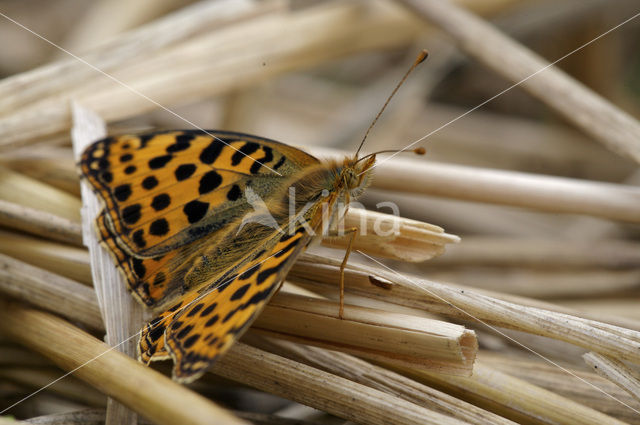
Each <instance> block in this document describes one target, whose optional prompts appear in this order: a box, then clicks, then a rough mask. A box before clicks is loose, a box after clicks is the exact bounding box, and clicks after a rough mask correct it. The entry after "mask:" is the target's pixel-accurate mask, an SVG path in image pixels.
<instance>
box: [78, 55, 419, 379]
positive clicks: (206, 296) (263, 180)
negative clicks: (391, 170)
mask: <svg viewBox="0 0 640 425" xmlns="http://www.w3.org/2000/svg"><path fill="white" fill-rule="evenodd" d="M425 57H426V55H424V57H422V58H420V57H419V60H418V61H416V63H415V64H414V66H413V67H412V68H411V69H410V70H409V72H410V71H411V70H412V69H413V68H415V66H416V65H417V64H418V63H420V62H421V61H422V60H424V58H425ZM409 72H407V75H408V74H409ZM405 78H406V75H405ZM403 81H404V78H403V80H402V81H401V82H400V84H402V82H403ZM400 84H398V86H399V85H400ZM396 90H397V87H396ZM394 93H395V90H394ZM385 106H386V104H385ZM382 109H384V107H383V108H382ZM381 112H382V110H381ZM378 116H379V115H378ZM376 119H377V117H376ZM374 123H375V120H374ZM372 125H373V124H372ZM365 138H366V135H365ZM363 142H364V139H363ZM360 146H361V147H362V144H361V145H360ZM358 150H359V149H358ZM417 151H418V152H421V150H417ZM374 163H375V154H371V155H368V156H365V157H362V158H360V159H358V154H357V153H356V155H354V156H353V157H346V158H345V159H344V160H343V161H342V162H337V161H327V162H321V161H319V160H318V159H316V158H314V157H313V156H311V155H309V154H307V153H305V152H303V151H301V150H299V149H296V148H293V147H291V146H287V145H284V144H282V143H278V142H275V141H273V140H267V139H264V138H260V137H255V136H250V135H246V134H241V133H233V132H222V131H198V130H180V131H165V132H157V133H150V134H144V135H137V136H130V135H127V136H118V137H110V138H107V139H103V140H100V141H97V142H95V143H94V144H93V145H91V146H89V147H88V148H87V149H86V151H85V152H84V153H83V155H82V157H81V161H80V168H81V170H82V173H83V175H84V177H85V178H86V179H87V180H88V182H89V183H90V184H91V186H92V187H93V189H94V191H95V192H96V193H97V194H98V195H99V197H100V198H101V199H102V200H103V202H104V206H105V208H104V210H103V211H102V212H101V213H100V215H99V216H98V218H97V227H98V234H99V238H100V240H101V242H102V244H103V245H104V246H106V248H107V249H108V251H109V252H110V253H111V254H112V256H113V258H114V260H115V262H116V264H117V267H118V268H119V269H120V270H121V271H122V273H123V274H124V276H125V277H126V280H127V283H128V285H129V288H130V289H131V292H132V293H133V295H134V296H135V297H136V299H138V300H139V301H140V302H141V303H143V304H144V305H146V306H147V307H149V308H151V309H152V310H153V311H154V313H156V314H157V317H156V318H155V319H153V320H152V321H151V322H149V323H148V324H147V325H146V326H145V327H144V328H143V329H142V331H141V335H140V342H139V345H138V349H139V359H140V360H141V361H143V362H145V363H147V364H148V363H149V362H150V361H153V360H162V359H167V358H172V359H173V361H174V368H173V377H174V379H176V380H178V381H180V382H191V381H193V380H194V379H196V378H198V377H199V376H200V375H202V373H204V372H205V371H206V370H207V369H208V368H209V367H210V366H211V364H212V363H213V362H214V361H215V360H216V358H217V357H218V356H220V355H221V354H223V353H224V352H225V351H226V350H227V349H228V348H229V347H230V346H231V344H232V343H233V342H234V341H235V340H236V339H237V338H238V337H239V336H240V335H241V334H242V332H244V331H245V330H246V329H247V328H248V326H249V325H250V324H251V322H252V321H253V320H254V319H255V318H256V315H257V314H258V313H259V312H260V310H261V309H262V307H263V306H264V305H265V303H266V302H267V301H268V300H269V298H270V297H271V296H272V295H273V294H274V293H275V292H276V291H277V289H278V288H279V286H280V284H281V283H282V281H283V280H284V277H285V276H286V274H287V272H288V271H289V269H290V268H291V266H292V264H293V262H294V261H295V259H296V257H298V255H299V254H300V253H301V252H302V251H303V250H304V249H305V248H306V247H307V246H308V245H309V243H310V242H311V240H312V239H313V237H314V235H316V234H320V233H321V232H320V231H319V230H320V229H322V228H323V226H326V225H327V224H330V225H331V226H335V225H336V224H337V223H338V221H339V220H340V218H341V217H342V216H343V215H344V213H345V212H346V207H345V206H346V205H348V203H349V201H350V199H351V198H355V197H357V196H358V195H359V194H360V193H362V191H363V190H364V188H365V187H366V186H367V184H368V183H369V179H370V173H369V171H370V169H371V168H372V167H373V165H374ZM293 196H295V199H293V198H292V197H293ZM256 199H257V200H259V201H261V202H263V203H264V205H265V206H266V208H267V210H268V212H269V215H270V220H272V221H271V222H265V221H264V220H262V219H261V218H260V217H259V214H258V215H256V214H255V202H253V200H256ZM290 203H291V207H290ZM265 223H266V224H269V223H273V224H274V225H266V224H265ZM341 305H342V304H341Z"/></svg>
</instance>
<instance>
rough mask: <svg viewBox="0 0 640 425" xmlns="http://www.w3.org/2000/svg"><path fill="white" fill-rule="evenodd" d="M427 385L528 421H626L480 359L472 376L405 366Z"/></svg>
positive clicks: (593, 424)
mask: <svg viewBox="0 0 640 425" xmlns="http://www.w3.org/2000/svg"><path fill="white" fill-rule="evenodd" d="M400 372H401V373H403V374H405V375H407V376H409V377H411V378H413V379H416V380H417V381H418V382H422V383H424V384H426V385H432V386H435V387H436V388H438V389H441V390H443V391H446V392H447V393H449V394H451V395H454V396H455V397H459V398H461V399H463V400H466V401H469V402H471V403H473V404H474V405H476V406H478V407H481V408H484V409H487V410H489V411H492V412H494V413H497V414H499V415H500V416H504V417H506V418H509V419H512V420H514V421H516V422H518V423H524V424H558V425H560V424H563V425H579V424H582V425H623V424H624V422H621V421H619V420H617V419H615V418H612V417H611V416H608V415H605V414H603V413H601V412H598V411H597V410H594V409H591V408H589V407H587V406H585V405H583V404H580V403H576V402H574V401H571V400H569V399H568V398H565V397H562V396H560V395H558V394H556V393H553V392H551V391H547V390H545V389H543V388H540V387H537V386H535V385H532V384H529V383H528V382H525V381H522V380H520V379H517V378H514V377H513V376H509V375H507V374H505V373H502V372H498V371H497V370H495V369H493V368H491V367H489V366H486V365H484V364H482V363H478V364H477V365H476V367H475V368H474V371H473V376H472V377H469V378H467V377H462V376H452V377H451V378H449V377H447V376H443V375H439V374H436V373H432V372H428V371H422V370H415V369H402V370H400Z"/></svg>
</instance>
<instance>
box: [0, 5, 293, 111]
mask: <svg viewBox="0 0 640 425" xmlns="http://www.w3.org/2000/svg"><path fill="white" fill-rule="evenodd" d="M281 7H282V2H279V1H275V2H274V1H269V2H264V3H257V2H254V1H245V0H240V1H238V0H224V1H217V2H201V3H198V4H195V5H192V6H190V7H185V8H183V9H181V10H179V11H176V12H174V13H172V14H170V15H168V16H166V17H164V18H160V19H158V20H156V21H154V22H152V23H150V24H148V25H145V26H143V27H141V28H138V29H135V30H132V31H130V32H128V33H125V34H123V35H121V36H118V37H116V38H115V39H113V40H111V41H109V42H108V43H106V44H102V45H101V46H100V47H98V48H96V49H93V50H92V51H90V52H88V53H86V54H83V55H82V59H83V60H85V61H86V62H88V63H90V64H92V65H93V66H95V67H96V68H99V69H100V70H102V71H105V72H111V71H113V70H114V69H117V68H119V67H121V66H123V64H126V63H128V62H130V61H134V60H137V59H138V58H141V57H145V56H146V55H149V54H151V53H155V52H158V51H162V49H165V48H167V47H168V46H171V45H174V44H178V43H180V42H183V41H185V40H188V39H190V38H192V37H194V36H197V35H198V34H202V33H204V32H206V31H210V30H211V28H216V27H222V26H225V25H230V24H233V23H237V21H239V20H243V19H249V18H252V17H255V16H258V15H260V14H262V13H267V12H271V11H274V10H276V9H277V8H281ZM103 19H104V18H103ZM72 53H77V52H72ZM97 76H99V74H97V73H96V71H95V70H94V69H92V68H91V67H88V66H87V65H85V64H83V63H82V62H80V61H78V60H77V59H74V58H71V57H65V58H64V60H60V61H56V62H53V63H50V64H47V65H44V66H41V67H39V68H36V69H33V70H31V71H27V72H23V73H21V74H18V75H14V76H11V77H9V78H6V79H4V80H2V82H0V112H2V113H5V114H6V113H10V112H13V111H15V110H17V109H20V108H22V107H25V106H28V105H30V104H34V103H37V102H40V101H41V100H42V99H45V98H47V97H50V96H57V95H60V94H68V93H69V92H71V91H73V90H74V89H76V88H77V85H78V82H80V81H88V80H91V79H93V78H95V77H97Z"/></svg>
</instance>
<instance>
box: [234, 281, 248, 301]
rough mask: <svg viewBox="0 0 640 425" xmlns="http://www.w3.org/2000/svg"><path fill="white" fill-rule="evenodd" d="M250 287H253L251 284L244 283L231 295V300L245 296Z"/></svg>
mask: <svg viewBox="0 0 640 425" xmlns="http://www.w3.org/2000/svg"><path fill="white" fill-rule="evenodd" d="M250 287H251V284H250V283H247V284H246V285H243V286H241V287H240V288H238V289H236V291H235V292H234V293H233V294H232V295H231V298H230V300H231V301H236V300H239V299H240V298H242V297H244V294H246V293H247V291H248V290H249V288H250Z"/></svg>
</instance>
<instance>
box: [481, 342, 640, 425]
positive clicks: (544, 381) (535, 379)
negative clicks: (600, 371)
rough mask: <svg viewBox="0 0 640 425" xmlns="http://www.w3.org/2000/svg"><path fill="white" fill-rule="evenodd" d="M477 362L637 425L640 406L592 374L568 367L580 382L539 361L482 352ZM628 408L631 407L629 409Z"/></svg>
mask: <svg viewBox="0 0 640 425" xmlns="http://www.w3.org/2000/svg"><path fill="white" fill-rule="evenodd" d="M573 360H575V359H573ZM478 361H479V362H480V363H482V364H484V365H486V366H489V367H491V368H493V369H496V370H498V371H500V372H503V373H506V374H508V375H511V376H514V377H516V378H518V379H521V380H523V381H526V382H529V383H530V384H533V385H537V386H539V387H542V388H545V389H547V390H549V391H553V392H554V393H557V394H560V395H561V396H563V397H567V398H569V399H571V400H573V401H575V402H577V403H581V404H583V405H585V406H589V407H591V408H592V409H595V410H598V411H600V412H602V413H604V414H606V415H609V416H613V417H615V418H618V419H619V420H622V421H624V422H627V423H630V424H640V415H638V413H637V412H636V411H634V410H633V409H635V410H640V403H638V402H636V400H634V399H633V397H631V396H630V395H629V394H627V393H626V392H625V391H624V390H622V389H620V388H618V387H617V386H616V385H615V384H613V383H612V382H610V381H608V380H607V379H604V378H601V377H599V376H598V375H596V374H595V373H591V372H586V371H583V370H577V369H569V368H567V369H568V370H570V372H571V373H572V374H574V375H576V376H578V377H579V378H580V379H581V380H582V381H581V380H578V379H573V378H570V377H569V376H567V372H565V371H564V370H562V369H560V368H558V367H556V366H553V365H551V364H548V363H546V362H543V361H541V360H534V359H529V358H522V357H521V356H518V355H517V353H505V354H498V353H490V352H487V351H482V352H481V353H480V354H479V356H478ZM603 391H604V393H603ZM605 393H606V394H607V395H605ZM627 406H631V407H632V409H630V408H629V407H627Z"/></svg>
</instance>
